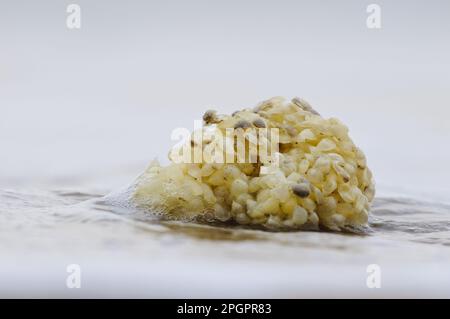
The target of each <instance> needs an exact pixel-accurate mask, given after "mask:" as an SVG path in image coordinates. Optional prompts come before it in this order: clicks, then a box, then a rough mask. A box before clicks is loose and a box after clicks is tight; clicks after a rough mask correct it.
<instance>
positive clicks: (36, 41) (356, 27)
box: [0, 0, 450, 196]
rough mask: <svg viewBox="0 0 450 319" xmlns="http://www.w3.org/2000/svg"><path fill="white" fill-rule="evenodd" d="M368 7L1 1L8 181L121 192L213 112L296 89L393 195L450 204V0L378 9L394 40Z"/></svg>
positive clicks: (3, 171)
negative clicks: (72, 10) (335, 122)
mask: <svg viewBox="0 0 450 319" xmlns="http://www.w3.org/2000/svg"><path fill="white" fill-rule="evenodd" d="M69 3H78V4H79V5H80V6H81V9H82V12H81V13H82V26H81V29H80V30H69V29H67V27H66V21H65V19H66V16H67V13H66V6H67V5H68V4H69ZM370 3H371V2H368V1H356V0H355V1H348V0H346V1H198V0H195V1H131V2H123V1H99V0H97V1H86V0H79V1H72V2H70V1H56V0H54V1H50V0H43V1H5V0H2V1H1V2H0V187H24V186H27V187H40V186H46V187H58V185H70V186H75V187H77V185H79V183H81V181H83V182H84V183H86V181H88V183H99V181H106V180H108V182H107V183H108V185H110V186H111V187H112V185H114V187H115V186H120V185H123V184H124V183H127V182H129V181H130V179H132V178H133V177H134V176H135V175H136V174H138V173H139V172H140V171H142V169H143V168H144V167H145V165H146V163H148V162H149V161H150V160H151V159H152V158H153V157H159V158H160V159H164V158H165V157H166V154H167V149H168V148H169V147H170V145H172V144H173V143H172V142H171V140H170V132H171V131H172V129H173V128H175V127H180V126H182V127H188V128H191V127H192V125H193V120H194V119H198V118H200V116H201V114H202V112H203V111H204V110H205V109H207V108H212V107H214V108H217V109H218V110H219V111H221V112H232V111H234V110H235V109H238V108H242V107H248V106H253V105H254V104H255V103H257V102H258V101H260V100H262V99H266V98H268V97H271V96H274V95H282V96H286V97H292V96H296V95H298V96H301V97H304V98H305V99H307V100H308V101H309V102H310V103H311V104H312V105H314V106H315V107H316V108H317V109H318V110H319V111H320V112H321V113H322V114H323V115H324V116H327V117H328V116H336V117H339V118H340V119H341V120H342V121H344V122H345V123H347V124H348V126H349V127H350V131H351V135H352V137H353V138H354V140H355V141H356V143H357V144H359V145H360V146H361V147H362V148H363V150H364V151H365V152H366V153H367V156H368V159H369V164H370V167H371V168H372V170H373V171H374V174H375V177H376V180H377V182H378V184H379V185H386V186H389V185H391V186H394V187H405V188H408V189H409V188H411V189H416V190H432V191H433V192H434V190H436V191H438V190H440V191H443V194H444V196H445V194H447V192H446V190H448V189H449V185H448V180H449V179H450V169H449V168H448V163H449V162H450V151H449V147H448V146H449V142H448V139H449V137H450V125H449V119H448V117H449V115H450V111H449V101H450V63H449V62H450V61H449V58H448V57H449V56H450V41H449V36H450V17H449V16H450V3H449V2H448V1H377V2H376V3H378V4H379V5H380V6H381V9H382V28H381V29H380V30H370V29H368V28H367V27H366V18H367V15H368V14H367V13H366V7H367V5H368V4H370ZM111 183H113V184H111Z"/></svg>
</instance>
